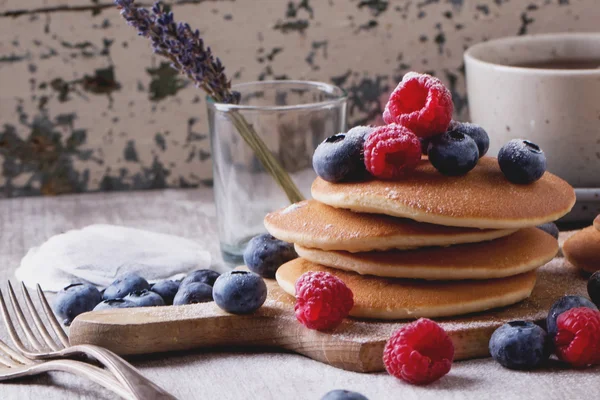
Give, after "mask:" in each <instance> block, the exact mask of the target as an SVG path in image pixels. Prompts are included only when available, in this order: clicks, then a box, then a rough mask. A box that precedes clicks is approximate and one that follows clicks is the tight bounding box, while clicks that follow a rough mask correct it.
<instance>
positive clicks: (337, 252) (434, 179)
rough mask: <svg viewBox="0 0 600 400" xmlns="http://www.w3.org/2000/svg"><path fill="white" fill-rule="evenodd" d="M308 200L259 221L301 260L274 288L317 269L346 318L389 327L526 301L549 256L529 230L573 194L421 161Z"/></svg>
mask: <svg viewBox="0 0 600 400" xmlns="http://www.w3.org/2000/svg"><path fill="white" fill-rule="evenodd" d="M312 195H313V197H314V200H308V201H302V202H300V203H296V204H293V205H291V206H289V207H286V208H284V209H281V210H279V211H276V212H273V213H271V214H269V215H267V216H266V217H265V226H266V228H267V230H268V231H269V232H270V233H271V234H272V235H273V236H275V237H276V238H278V239H281V240H284V241H287V242H291V243H294V244H295V247H296V251H297V252H298V255H299V256H300V258H298V259H296V260H293V261H290V262H288V263H286V264H284V265H282V266H281V267H280V268H279V270H278V271H277V275H276V278H277V282H278V283H279V285H280V286H281V288H282V289H283V290H285V291H286V292H288V293H290V294H292V295H293V294H294V291H295V290H294V285H295V282H296V280H297V279H298V278H299V277H300V276H301V275H302V274H303V273H305V272H307V271H327V272H329V273H332V274H334V275H336V276H337V277H338V278H340V279H341V280H343V281H344V282H345V283H346V285H348V287H350V289H351V290H352V291H353V293H354V303H355V305H354V308H353V309H352V311H351V312H350V315H352V316H355V317H360V318H373V319H390V320H392V319H404V318H418V317H442V316H454V315H460V314H466V313H471V312H477V311H483V310H487V309H490V308H495V307H502V306H506V305H509V304H513V303H516V302H518V301H521V300H523V299H525V298H527V297H529V295H530V294H531V292H532V290H533V287H534V285H535V281H536V275H535V269H536V268H538V267H540V266H542V265H544V264H545V263H547V262H548V261H550V260H551V259H552V258H553V257H554V256H555V255H556V253H557V251H558V242H557V241H556V240H555V239H554V238H553V237H552V236H551V235H549V234H547V233H546V232H544V231H542V230H540V229H537V228H535V226H537V225H540V224H543V223H546V222H550V221H554V220H556V219H558V218H560V217H561V216H563V215H565V214H566V213H568V212H569V211H570V209H571V208H572V207H573V204H574V203H575V193H574V191H573V188H572V187H571V186H570V185H569V184H568V183H566V182H565V181H563V180H562V179H560V178H558V177H556V176H555V175H552V174H551V173H548V172H546V173H545V174H544V176H543V177H542V178H541V179H540V180H539V181H536V182H534V183H532V184H529V185H516V184H512V183H510V182H508V181H507V180H506V178H505V177H504V175H503V174H502V172H501V171H500V168H499V167H498V163H497V161H496V159H495V158H490V157H484V158H482V159H481V160H480V162H479V164H478V165H477V167H476V168H475V169H473V170H472V171H471V172H469V173H468V174H467V175H465V176H460V177H447V176H443V175H441V174H440V173H439V172H437V171H436V170H435V169H434V168H433V166H432V165H431V164H430V163H429V162H428V161H426V160H423V161H422V162H421V164H420V165H419V166H418V167H417V169H416V171H414V172H412V173H411V174H410V175H409V176H407V177H406V178H405V179H403V180H398V181H379V180H371V181H365V182H352V183H329V182H326V181H324V180H322V179H320V178H317V179H316V180H315V182H314V183H313V185H312Z"/></svg>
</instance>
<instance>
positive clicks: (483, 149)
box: [448, 121, 490, 158]
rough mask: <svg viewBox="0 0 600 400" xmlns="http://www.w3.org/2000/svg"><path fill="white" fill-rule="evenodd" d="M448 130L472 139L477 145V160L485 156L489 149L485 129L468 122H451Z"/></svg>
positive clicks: (488, 138)
mask: <svg viewBox="0 0 600 400" xmlns="http://www.w3.org/2000/svg"><path fill="white" fill-rule="evenodd" d="M448 130H449V131H458V132H460V133H462V134H463V135H467V136H469V137H470V138H471V139H473V140H474V141H475V144H476V145H477V150H479V158H481V157H483V156H485V154H486V153H487V151H488V149H489V148H490V137H489V136H488V134H487V132H486V131H485V129H483V128H482V127H481V126H479V125H476V124H471V123H469V122H458V121H452V123H451V124H450V127H449V128H448Z"/></svg>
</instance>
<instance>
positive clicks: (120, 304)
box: [94, 299, 137, 311]
mask: <svg viewBox="0 0 600 400" xmlns="http://www.w3.org/2000/svg"><path fill="white" fill-rule="evenodd" d="M133 307H137V306H136V305H135V303H134V302H132V301H129V300H125V299H110V300H104V301H103V302H101V303H100V304H98V305H97V306H96V307H94V311H100V310H112V309H114V308H133Z"/></svg>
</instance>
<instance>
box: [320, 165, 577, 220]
mask: <svg viewBox="0 0 600 400" xmlns="http://www.w3.org/2000/svg"><path fill="white" fill-rule="evenodd" d="M312 195H313V197H314V198H315V199H316V200H318V201H320V202H322V203H325V204H328V205H330V206H333V207H339V208H347V209H350V210H353V211H359V212H368V213H376V214H387V215H392V216H397V217H404V218H410V219H414V220H415V221H421V222H428V223H432V224H438V225H447V226H461V227H473V228H490V229H511V228H512V229H514V228H524V227H528V226H536V225H540V224H543V223H546V222H551V221H555V220H557V219H558V218H560V217H562V216H563V215H565V214H567V213H568V212H569V211H570V210H571V208H572V207H573V205H574V204H575V191H574V190H573V188H572V187H571V186H570V185H569V184H568V183H567V182H565V181H564V180H562V179H560V178H559V177H557V176H556V175H553V174H551V173H549V172H546V173H545V174H544V175H543V176H542V178H541V179H540V180H538V181H536V182H534V183H531V184H528V185H517V184H514V183H511V182H509V181H508V180H507V179H506V178H505V177H504V175H503V174H502V171H500V167H499V166H498V161H497V160H496V159H495V158H492V157H483V158H482V159H481V160H479V164H478V165H477V166H476V167H475V168H474V169H473V170H472V171H470V172H469V173H468V174H466V175H464V176H457V177H449V176H444V175H442V174H440V173H439V172H438V171H436V170H435V168H434V167H433V166H432V165H431V163H430V162H429V161H427V160H421V163H420V164H419V166H417V169H416V170H415V171H413V172H411V173H410V174H408V175H407V176H406V177H405V178H404V179H401V180H397V181H381V180H371V181H366V182H351V183H330V182H326V181H324V180H323V179H321V178H317V179H316V180H315V181H314V182H313V185H312Z"/></svg>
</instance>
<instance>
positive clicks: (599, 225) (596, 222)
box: [594, 215, 600, 231]
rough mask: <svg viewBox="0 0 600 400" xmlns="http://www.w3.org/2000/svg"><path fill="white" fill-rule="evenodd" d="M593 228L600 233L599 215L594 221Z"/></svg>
mask: <svg viewBox="0 0 600 400" xmlns="http://www.w3.org/2000/svg"><path fill="white" fill-rule="evenodd" d="M594 228H596V229H597V230H599V231H600V215H598V216H597V217H596V218H595V219H594Z"/></svg>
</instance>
